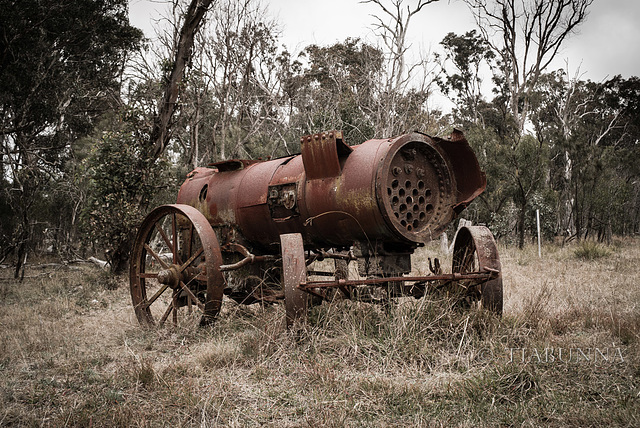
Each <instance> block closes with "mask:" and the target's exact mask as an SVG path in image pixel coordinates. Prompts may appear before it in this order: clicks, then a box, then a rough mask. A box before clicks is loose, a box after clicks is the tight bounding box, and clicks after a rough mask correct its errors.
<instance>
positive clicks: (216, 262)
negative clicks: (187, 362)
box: [129, 204, 224, 325]
mask: <svg viewBox="0 0 640 428" xmlns="http://www.w3.org/2000/svg"><path fill="white" fill-rule="evenodd" d="M221 265H222V256H221V253H220V246H219V244H218V239H217V238H216V235H215V232H214V231H213V229H212V228H211V225H210V224H209V222H208V221H207V219H206V217H205V216H204V215H203V214H202V213H200V212H199V211H198V210H197V209H195V208H193V207H191V206H189V205H179V204H176V205H163V206H160V207H158V208H156V209H154V210H153V211H152V212H151V213H149V215H148V216H147V217H146V218H145V219H144V221H143V222H142V225H141V226H140V230H139V231H138V235H137V237H136V241H135V244H134V246H133V251H132V254H131V265H130V270H129V285H130V288H131V300H132V302H133V307H134V309H135V313H136V317H137V318H138V321H139V322H140V323H141V324H145V325H157V324H159V325H163V324H164V323H165V322H166V321H167V319H169V318H171V319H172V321H173V323H174V324H177V323H178V320H179V319H185V320H187V319H193V318H194V317H197V316H200V323H201V324H208V323H210V322H211V321H213V319H214V318H215V317H216V315H217V314H218V313H219V312H220V307H221V304H222V296H223V291H224V278H223V276H222V273H221V272H220V266H221ZM179 313H182V314H184V315H182V314H181V315H180V316H179Z"/></svg>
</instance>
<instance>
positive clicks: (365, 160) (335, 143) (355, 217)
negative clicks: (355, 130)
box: [178, 131, 486, 251]
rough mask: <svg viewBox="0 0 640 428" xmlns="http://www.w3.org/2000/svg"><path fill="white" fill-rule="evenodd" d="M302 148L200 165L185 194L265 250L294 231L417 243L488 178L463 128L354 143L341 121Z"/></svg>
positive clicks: (214, 220) (212, 218)
mask: <svg viewBox="0 0 640 428" xmlns="http://www.w3.org/2000/svg"><path fill="white" fill-rule="evenodd" d="M301 151H302V153H301V154H299V155H294V156H289V157H285V158H281V159H275V160H270V161H265V162H251V161H237V160H234V161H228V162H221V163H217V164H213V165H212V166H213V167H214V168H216V169H217V170H215V169H210V168H197V169H196V170H194V171H193V172H192V173H191V174H190V175H189V177H188V178H187V179H186V181H185V182H184V183H183V185H182V187H181V188H180V192H179V193H178V203H180V204H187V205H191V206H194V207H196V208H198V210H199V211H201V212H202V213H203V214H204V215H205V216H206V217H207V218H208V219H209V222H210V223H211V224H212V226H213V227H214V228H220V229H224V232H225V233H229V232H233V233H239V235H240V236H241V237H242V240H244V241H245V242H246V243H247V244H250V245H254V246H259V247H260V248H261V249H263V250H265V251H269V250H272V251H273V250H274V249H275V250H277V249H278V248H279V245H280V239H279V236H280V235H282V234H286V233H300V234H302V236H303V239H304V243H305V246H306V247H307V248H309V247H311V248H332V247H349V246H351V245H353V243H354V242H357V241H364V240H370V241H374V240H378V241H383V242H385V243H387V244H389V245H398V246H400V247H404V248H407V249H411V248H415V247H416V245H417V244H420V243H425V242H428V241H430V240H431V239H433V238H437V237H439V236H440V234H441V233H442V231H443V230H444V229H445V228H446V227H447V226H448V225H449V223H450V222H451V221H452V220H453V219H454V218H455V216H456V215H457V214H458V213H459V212H460V211H461V210H462V209H464V207H465V206H466V205H467V204H468V203H469V202H471V200H473V198H475V197H476V196H477V195H478V194H480V193H481V192H482V191H483V190H484V188H485V185H486V180H485V177H484V174H483V173H482V172H481V171H480V168H479V166H478V162H477V160H476V158H475V155H474V154H473V152H472V151H471V149H470V148H469V145H468V144H467V142H466V140H465V139H464V137H463V136H462V134H461V133H459V132H454V134H453V135H452V138H450V139H448V140H445V139H440V138H432V137H429V136H427V135H424V134H418V133H414V134H406V135H403V136H400V137H398V138H394V139H386V140H369V141H367V142H365V143H363V144H361V145H358V146H353V147H350V146H347V145H346V144H345V143H344V142H343V140H342V135H341V133H340V132H337V131H334V132H327V133H323V134H316V135H313V136H308V137H304V138H303V139H302V140H301ZM236 236H237V235H236Z"/></svg>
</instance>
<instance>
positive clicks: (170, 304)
mask: <svg viewBox="0 0 640 428" xmlns="http://www.w3.org/2000/svg"><path fill="white" fill-rule="evenodd" d="M173 303H174V299H172V300H171V303H169V306H168V307H167V310H166V311H165V312H164V314H163V315H162V318H160V325H164V322H165V321H166V320H167V318H169V314H171V311H172V310H173Z"/></svg>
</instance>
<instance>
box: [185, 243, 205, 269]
mask: <svg viewBox="0 0 640 428" xmlns="http://www.w3.org/2000/svg"><path fill="white" fill-rule="evenodd" d="M203 252H204V248H202V247H201V248H200V249H199V250H198V251H196V252H195V253H194V254H193V255H192V256H191V257H189V260H187V261H186V262H185V263H184V264H183V265H182V266H180V272H181V273H182V271H184V270H185V269H186V268H188V267H189V265H191V263H193V261H194V260H195V259H197V258H198V257H200V255H201V254H202V253H203Z"/></svg>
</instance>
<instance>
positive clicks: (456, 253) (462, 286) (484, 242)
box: [452, 226, 502, 315]
mask: <svg viewBox="0 0 640 428" xmlns="http://www.w3.org/2000/svg"><path fill="white" fill-rule="evenodd" d="M454 242H455V244H454V247H453V267H452V271H453V273H472V272H482V273H492V274H493V275H494V276H493V277H492V278H491V279H490V280H488V281H486V282H484V283H481V284H479V285H478V284H476V283H474V282H472V281H464V280H463V281H459V283H458V291H459V292H460V293H461V294H462V298H463V299H464V300H465V301H468V302H470V303H472V304H473V303H480V305H481V306H482V307H483V308H485V309H488V310H490V311H493V312H495V313H496V314H498V315H502V268H501V265H500V258H499V257H498V249H497V247H496V242H495V240H494V239H493V235H492V234H491V232H490V231H489V229H487V228H486V227H484V226H467V227H462V228H460V229H459V230H458V232H457V233H456V236H455V241H454Z"/></svg>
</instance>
